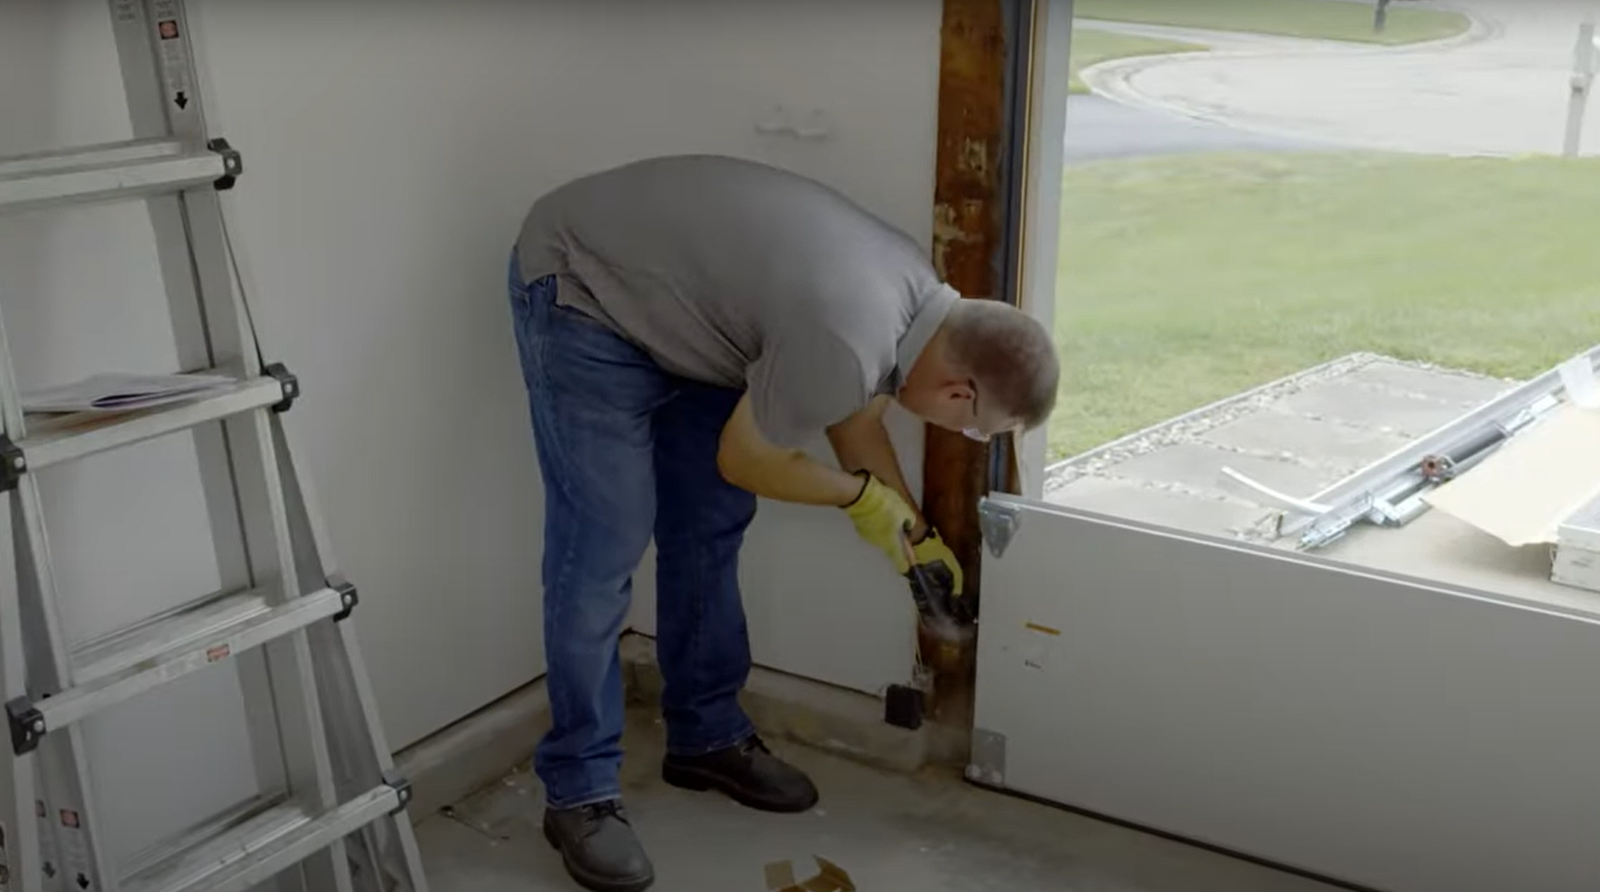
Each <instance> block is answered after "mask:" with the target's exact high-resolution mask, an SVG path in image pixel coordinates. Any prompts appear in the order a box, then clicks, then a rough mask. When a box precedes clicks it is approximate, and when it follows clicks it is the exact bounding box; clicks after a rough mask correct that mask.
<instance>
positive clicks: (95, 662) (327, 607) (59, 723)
mask: <svg viewBox="0 0 1600 892" xmlns="http://www.w3.org/2000/svg"><path fill="white" fill-rule="evenodd" d="M354 591H355V590H354V589H345V590H338V589H332V588H323V589H319V590H317V591H315V592H311V593H310V594H307V595H303V596H301V597H299V598H295V599H294V600H292V601H290V602H288V603H287V604H279V605H278V606H273V604H272V602H271V601H269V600H268V596H267V594H266V592H265V591H264V590H262V589H251V590H249V591H244V592H238V593H235V594H232V595H227V596H224V597H222V598H218V599H215V600H212V601H210V602H207V603H205V604H202V605H201V606H199V607H196V608H193V609H192V610H189V611H186V612H181V613H177V614H175V615H173V616H171V617H168V618H165V619H163V620H161V621H160V622H157V623H152V624H150V625H149V626H146V627H143V628H136V629H133V630H130V631H129V633H127V635H126V636H121V635H118V636H112V637H110V638H108V639H106V640H105V641H103V642H100V643H97V644H95V645H93V646H92V648H90V649H86V651H85V652H84V653H83V654H81V655H79V656H78V657H77V658H78V659H83V660H84V663H83V664H82V665H80V667H79V668H77V669H76V671H75V672H74V673H73V674H74V678H75V681H76V684H74V685H73V687H70V688H68V689H67V690H65V691H62V692H61V693H59V694H57V695H55V696H54V697H47V698H45V699H42V700H40V701H38V702H37V703H35V704H34V708H35V709H37V710H38V717H39V718H42V719H44V727H45V730H46V732H49V731H54V730H57V729H60V728H63V727H66V726H67V725H70V724H72V723H73V722H76V721H79V720H81V719H83V718H86V717H88V716H90V715H93V714H94V713H96V712H99V711H100V710H102V709H105V708H107V707H110V706H113V705H115V704H117V703H121V702H122V701H124V700H127V699H129V698H131V697H135V696H137V695H139V694H141V693H144V692H145V691H149V690H152V689H154V688H157V687H160V686H161V685H164V684H166V683H167V682H169V681H173V680H175V679H178V678H181V677H183V676H185V675H188V674H190V673H191V672H196V671H199V670H200V669H204V668H205V667H206V666H209V665H211V664H212V663H216V662H218V661H221V660H224V659H227V658H229V657H233V656H237V655H239V654H241V653H244V652H245V651H248V650H250V649H251V648H253V647H258V646H260V645H262V644H265V643H267V642H269V641H272V640H274V639H277V638H281V637H282V636H284V635H287V634H289V633H290V632H293V631H296V630H298V629H303V628H305V627H306V626H309V625H311V624H312V623H314V622H316V621H317V620H320V619H323V618H325V617H329V616H333V615H335V614H337V613H340V612H342V611H344V610H345V609H347V608H348V607H350V606H353V599H354Z"/></svg>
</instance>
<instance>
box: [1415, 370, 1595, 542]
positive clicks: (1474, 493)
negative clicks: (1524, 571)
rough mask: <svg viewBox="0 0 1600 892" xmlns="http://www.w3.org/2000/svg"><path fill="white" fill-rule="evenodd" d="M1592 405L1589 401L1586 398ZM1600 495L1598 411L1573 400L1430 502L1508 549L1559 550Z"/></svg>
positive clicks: (1435, 493) (1438, 491)
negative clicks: (1566, 526)
mask: <svg viewBox="0 0 1600 892" xmlns="http://www.w3.org/2000/svg"><path fill="white" fill-rule="evenodd" d="M1585 402H1587V400H1585ZM1597 496H1600V408H1591V407H1588V406H1585V405H1583V404H1582V403H1578V402H1573V403H1567V404H1565V405H1563V406H1561V407H1560V408H1559V409H1555V410H1553V411H1552V412H1551V415H1550V417H1547V418H1545V419H1543V420H1541V421H1539V422H1537V423H1536V424H1535V425H1534V426H1533V427H1531V428H1530V429H1528V430H1525V431H1522V432H1520V433H1518V434H1517V435H1516V436H1514V437H1512V438H1511V440H1510V441H1509V442H1507V443H1506V444H1505V445H1504V446H1502V447H1500V449H1498V450H1497V451H1496V452H1495V453H1494V454H1493V455H1491V456H1489V457H1488V458H1486V459H1484V460H1483V462H1482V463H1481V464H1479V465H1478V466H1477V467H1475V468H1472V469H1471V470H1470V471H1467V472H1466V473H1464V474H1462V475H1461V476H1460V477H1458V478H1456V479H1455V480H1452V481H1450V482H1449V483H1446V484H1444V485H1443V486H1440V487H1439V488H1438V489H1435V490H1433V491H1432V492H1430V493H1428V494H1427V495H1426V496H1424V498H1425V499H1426V500H1427V502H1428V503H1429V504H1430V505H1432V506H1433V507H1435V508H1437V509H1439V510H1440V511H1443V512H1445V513H1446V514H1449V515H1451V516H1453V517H1455V518H1457V519H1459V520H1462V521H1465V522H1467V523H1469V524H1471V525H1473V526H1475V527H1477V528H1478V529H1480V530H1483V531H1484V532H1486V533H1489V534H1491V535H1493V536H1496V537H1498V538H1499V539H1501V540H1502V541H1504V542H1506V543H1507V544H1508V545H1513V546H1523V545H1553V544H1555V543H1556V541H1557V540H1558V539H1559V536H1560V528H1561V524H1562V523H1564V522H1565V521H1566V520H1567V518H1569V517H1571V516H1572V515H1573V513H1574V512H1576V511H1578V510H1579V509H1581V508H1583V507H1584V505H1586V504H1588V503H1589V502H1591V501H1593V500H1594V499H1595V498H1596V497H1597Z"/></svg>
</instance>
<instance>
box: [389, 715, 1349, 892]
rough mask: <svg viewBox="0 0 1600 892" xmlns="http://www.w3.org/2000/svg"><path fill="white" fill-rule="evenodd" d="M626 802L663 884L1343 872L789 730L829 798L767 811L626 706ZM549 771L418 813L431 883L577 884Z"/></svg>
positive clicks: (1287, 889)
mask: <svg viewBox="0 0 1600 892" xmlns="http://www.w3.org/2000/svg"><path fill="white" fill-rule="evenodd" d="M625 743H626V745H627V746H628V758H627V761H626V763H625V765H624V769H623V770H624V776H623V790H624V796H625V797H626V798H625V802H626V803H627V805H628V806H629V810H630V811H631V812H632V814H633V818H634V825H635V827H637V828H638V831H639V834H640V836H641V838H642V839H643V840H644V843H645V845H646V846H647V847H648V849H649V851H650V853H651V856H652V858H653V859H654V861H655V866H656V885H655V886H654V887H653V889H654V890H659V892H711V890H716V892H761V890H763V889H765V888H766V885H765V873H764V866H765V865H766V864H767V863H768V862H772V861H778V860H784V859H790V860H793V862H794V865H795V872H796V875H797V876H798V877H800V878H802V879H803V878H805V877H807V876H810V875H811V874H812V873H814V872H815V870H814V864H813V862H812V861H811V857H812V855H820V856H822V857H824V858H827V859H829V860H831V861H833V862H834V863H836V864H838V865H839V866H841V867H843V868H844V869H845V870H847V871H849V873H850V875H851V879H852V880H853V881H854V883H855V885H856V888H857V889H859V890H861V892H891V890H894V892H898V890H912V889H915V890H918V892H939V890H949V892H957V890H959V892H1046V890H1048V892H1328V890H1330V889H1331V888H1332V887H1329V886H1326V885H1323V884H1321V883H1317V882H1315V881H1312V880H1309V879H1305V878H1302V877H1299V876H1295V875H1292V874H1287V873H1283V872H1279V871H1276V870H1273V869H1271V868H1268V867H1262V866H1259V865H1256V864H1252V863H1248V862H1244V861H1240V860H1236V859H1233V858H1229V857H1227V856H1224V855H1220V854H1216V853H1213V852H1210V851H1206V850H1203V849H1198V848H1195V847H1192V846H1188V845H1185V844H1182V843H1178V842H1173V841H1170V840H1166V839H1162V838H1159V837H1155V836H1151V835H1148V834H1144V833H1140V832H1137V831H1134V830H1129V829H1126V828H1123V827H1119V826H1115V825H1111V824H1106V823H1102V822H1099V821H1095V820H1092V819H1090V818H1086V817H1083V816H1080V815H1077V814H1073V813H1070V812H1067V811H1063V810H1059V809H1055V808H1051V807H1048V806H1044V805H1038V804H1035V803H1032V802H1027V801H1024V800H1021V799H1017V798H1014V797H1010V796H1005V795H1002V794H999V793H993V792H989V791H986V790H982V789H979V788H977V787H973V786H970V785H968V784H966V783H964V782H962V781H961V780H960V779H959V778H957V777H956V776H955V775H954V774H953V773H948V774H945V773H923V774H919V775H915V776H911V775H901V774H893V773H889V772H885V771H879V770H876V769H872V768H868V767H864V766H862V765H859V764H856V763H854V762H849V761H846V760H844V759H841V758H838V757H834V756H830V755H826V754H823V753H821V752H818V751H815V750H810V749H806V748H803V747H799V746H795V745H792V744H790V745H786V744H785V743H784V742H782V741H774V742H772V743H771V745H772V747H773V750H774V751H775V752H778V753H779V754H781V755H783V756H784V757H785V758H788V759H791V760H793V761H794V762H795V763H796V764H798V765H799V766H801V767H802V768H804V769H805V770H806V771H808V772H810V773H811V775H812V777H813V778H814V779H815V780H816V781H817V784H818V786H819V787H820V788H821V790H822V801H821V803H819V805H818V807H817V808H816V809H814V810H813V811H811V812H809V813H806V814H802V815H769V814H763V813H760V812H755V811H751V810H748V809H745V808H742V807H740V806H738V805H735V804H734V803H732V802H731V801H729V800H727V799H726V798H725V797H722V796H719V795H716V794H711V793H690V792H687V791H683V790H678V789H676V788H673V787H668V786H666V785H665V784H663V783H662V782H661V781H660V780H659V769H658V766H659V764H660V758H661V753H662V747H663V736H662V731H661V728H660V726H659V725H658V724H657V722H656V721H655V720H654V713H653V712H651V711H650V710H648V709H646V708H638V707H636V708H634V709H633V710H632V711H631V712H630V721H629V727H628V731H627V735H626V740H625ZM541 809H542V800H541V794H540V790H539V784H538V781H537V780H536V779H534V778H533V777H531V776H530V775H529V774H527V773H518V774H514V775H512V776H510V777H507V778H505V779H504V780H503V781H501V782H500V783H499V784H496V785H494V786H491V787H489V788H487V789H485V790H482V791H480V792H479V793H477V794H476V795H473V796H471V797H468V798H467V799H466V800H464V801H463V802H461V803H459V804H458V805H456V806H454V807H453V808H452V809H449V810H448V811H447V813H440V814H436V815H433V816H431V817H429V818H428V819H426V820H425V821H423V822H422V823H421V824H420V825H419V827H418V839H419V843H420V845H421V848H422V853H423V858H424V860H425V863H426V868H427V871H428V878H429V880H430V883H431V885H432V887H433V889H434V890H435V892H570V890H578V889H579V887H578V886H577V885H576V884H574V883H572V881H571V880H570V879H568V877H567V876H566V873H565V871H564V870H563V869H562V867H561V863H560V859H559V856H558V855H557V854H556V852H555V851H554V850H553V849H551V848H550V847H549V846H548V845H547V844H546V843H545V841H544V838H543V837H542V835H541V834H540V829H539V828H540V824H539V822H540V815H541Z"/></svg>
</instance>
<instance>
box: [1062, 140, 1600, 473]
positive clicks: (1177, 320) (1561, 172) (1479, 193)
mask: <svg viewBox="0 0 1600 892" xmlns="http://www.w3.org/2000/svg"><path fill="white" fill-rule="evenodd" d="M1596 207H1600V161H1595V160H1588V159H1584V160H1578V161H1568V160H1563V159H1560V158H1530V159H1517V160H1494V159H1451V158H1429V157H1420V156H1409V155H1398V156H1394V155H1383V154H1365V153H1357V154H1330V155H1301V154H1269V155H1257V154H1238V155H1234V154H1228V155H1200V156H1188V157H1164V158H1151V159H1136V160H1121V161H1109V162H1100V163H1095V164H1086V165H1074V166H1072V167H1069V168H1068V169H1067V171H1066V175H1065V180H1064V183H1063V192H1062V254H1061V271H1060V275H1059V277H1058V292H1057V293H1058V297H1057V304H1058V309H1057V318H1056V331H1057V336H1058V339H1059V342H1060V344H1061V347H1062V351H1063V376H1062V377H1063V382H1062V384H1063V389H1062V399H1061V403H1060V406H1059V408H1058V409H1057V411H1056V415H1055V417H1054V419H1052V422H1051V431H1050V433H1051V443H1050V447H1051V450H1050V451H1051V455H1052V457H1053V458H1060V457H1063V456H1065V455H1071V454H1076V453H1078V452H1081V451H1083V450H1085V449H1088V448H1091V447H1093V446H1096V445H1099V444H1101V443H1104V442H1106V441H1108V440H1110V439H1113V438H1115V437H1117V436H1120V435H1122V434H1125V433H1130V432H1132V431H1135V430H1138V429H1140V428H1143V427H1146V426H1148V425H1151V424H1154V423H1156V422H1159V421H1162V420H1164V419H1167V418H1171V417H1173V416H1175V415H1178V414H1181V413H1183V412H1185V411H1188V410H1190V409H1194V408H1197V407H1199V406H1201V405H1204V404H1206V403H1209V402H1212V401H1214V400H1217V399H1221V398H1224V397H1227V396H1230V395H1232V394H1236V393H1238V392H1240V391H1243V390H1246V389H1248V388H1250V387H1253V386H1256V385H1259V384H1262V383H1265V382H1267V381H1270V380H1273V379H1275V378H1279V377H1282V376H1284V375H1288V374H1291V373H1294V372H1297V371H1300V370H1302V369H1305V368H1307V367H1308V366H1311V365H1315V364H1317V363H1319V362H1323V361H1326V360H1329V359H1332V358H1335V357H1338V356H1343V355H1345V354H1348V353H1351V352H1354V351H1374V352H1378V353H1384V354H1388V355H1391V356H1397V357H1400V358H1403V359H1413V360H1426V361H1431V362H1437V363H1441V364H1444V365H1446V366H1451V367H1456V368H1463V369H1471V370H1477V371H1480V372H1485V373H1489V374H1494V375H1503V376H1513V377H1521V376H1527V375H1530V374H1534V373H1537V372H1539V371H1542V370H1544V369H1545V368H1548V367H1549V366H1552V365H1554V364H1556V363H1558V362H1560V361H1561V360H1563V359H1565V358H1567V357H1568V356H1571V355H1572V354H1574V353H1576V352H1578V351H1579V350H1582V349H1584V348H1587V347H1589V346H1592V345H1593V344H1595V343H1597V342H1600V213H1596V212H1595V210H1594V209H1595V208H1596Z"/></svg>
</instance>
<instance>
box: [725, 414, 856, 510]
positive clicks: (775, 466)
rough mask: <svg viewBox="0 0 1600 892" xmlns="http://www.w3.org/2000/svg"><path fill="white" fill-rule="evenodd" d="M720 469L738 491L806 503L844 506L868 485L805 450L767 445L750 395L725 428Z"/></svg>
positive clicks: (778, 499)
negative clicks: (755, 417) (751, 408)
mask: <svg viewBox="0 0 1600 892" xmlns="http://www.w3.org/2000/svg"><path fill="white" fill-rule="evenodd" d="M717 468H718V470H720V471H721V472H722V477H723V479H725V480H727V481H728V482H729V483H732V484H733V485H734V486H737V487H739V488H740V489H743V490H746V491H749V492H753V493H755V494H756V495H758V496H762V497H764V498H768V499H774V500H776V501H780V502H795V503H799V504H803V505H831V506H833V507H836V508H842V507H844V506H845V505H848V504H850V503H851V502H853V501H855V500H856V497H857V496H859V495H860V494H861V488H862V485H863V483H864V481H863V480H862V479H861V478H860V477H857V476H856V475H854V474H850V473H847V472H845V471H841V470H839V469H837V468H830V467H828V466H827V465H824V464H822V463H821V462H819V461H817V460H815V459H813V458H812V457H811V456H809V455H807V454H805V453H804V452H801V451H799V450H795V449H781V448H778V447H776V446H773V445H771V444H770V443H767V442H765V441H764V440H763V439H762V438H761V436H760V433H759V431H758V430H757V429H756V425H755V419H754V417H753V416H752V415H751V411H750V406H749V399H748V397H746V398H745V399H741V400H740V401H739V405H738V406H737V407H736V408H735V409H734V411H733V416H732V417H731V418H729V419H728V423H727V425H726V427H724V429H723V433H722V441H721V443H720V445H719V448H718V451H717Z"/></svg>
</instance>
